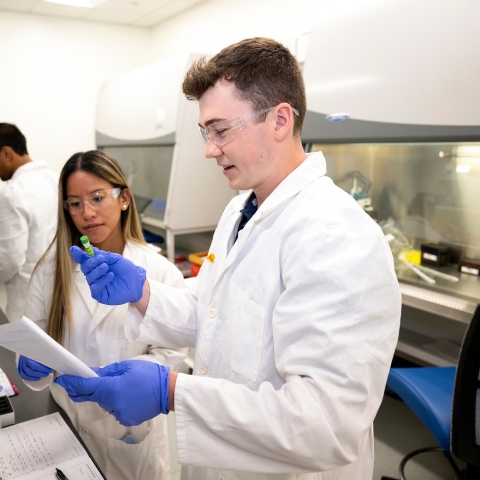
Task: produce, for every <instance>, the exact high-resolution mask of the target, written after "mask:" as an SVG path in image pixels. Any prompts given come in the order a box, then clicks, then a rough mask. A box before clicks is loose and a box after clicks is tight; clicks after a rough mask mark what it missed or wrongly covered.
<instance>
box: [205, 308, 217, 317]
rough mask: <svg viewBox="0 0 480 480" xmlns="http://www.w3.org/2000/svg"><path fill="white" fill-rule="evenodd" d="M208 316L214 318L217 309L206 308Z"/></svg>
mask: <svg viewBox="0 0 480 480" xmlns="http://www.w3.org/2000/svg"><path fill="white" fill-rule="evenodd" d="M207 313H208V316H209V317H210V318H215V317H216V316H217V309H216V308H209V309H208V310H207Z"/></svg>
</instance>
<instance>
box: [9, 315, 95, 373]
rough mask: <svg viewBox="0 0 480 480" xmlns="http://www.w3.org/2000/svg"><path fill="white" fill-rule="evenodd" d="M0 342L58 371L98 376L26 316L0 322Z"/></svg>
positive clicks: (13, 350)
mask: <svg viewBox="0 0 480 480" xmlns="http://www.w3.org/2000/svg"><path fill="white" fill-rule="evenodd" d="M0 345H1V346H2V347H5V348H6V349H7V350H11V351H12V352H15V353H19V354H20V355H24V356H25V357H28V358H31V359H33V360H36V361H37V362H40V363H42V364H43V365H46V366H47V367H50V368H53V369H54V370H56V371H57V372H58V373H67V374H70V375H78V376H80V377H84V378H93V377H98V375H97V374H96V373H95V372H94V371H93V370H92V369H90V368H89V367H87V365H85V364H84V363H83V362H82V361H81V360H79V359H78V358H77V357H76V356H75V355H73V353H70V352H69V351H68V350H67V349H65V348H63V347H62V346H61V345H60V344H59V343H57V342H56V341H55V340H54V339H53V338H52V337H50V335H47V333H45V332H44V331H43V330H42V329H41V328H40V327H39V326H38V325H37V324H36V323H35V322H32V321H31V320H30V319H28V318H27V317H23V318H22V319H21V320H18V322H14V323H7V324H5V325H0Z"/></svg>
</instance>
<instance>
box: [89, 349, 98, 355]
mask: <svg viewBox="0 0 480 480" xmlns="http://www.w3.org/2000/svg"><path fill="white" fill-rule="evenodd" d="M88 353H89V354H90V355H95V354H96V353H97V351H96V350H95V349H94V348H89V349H88Z"/></svg>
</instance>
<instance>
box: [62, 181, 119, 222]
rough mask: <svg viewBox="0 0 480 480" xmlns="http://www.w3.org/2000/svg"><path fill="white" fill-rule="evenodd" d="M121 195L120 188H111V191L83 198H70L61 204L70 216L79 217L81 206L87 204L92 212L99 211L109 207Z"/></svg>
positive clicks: (99, 192) (95, 193) (101, 191)
mask: <svg viewBox="0 0 480 480" xmlns="http://www.w3.org/2000/svg"><path fill="white" fill-rule="evenodd" d="M120 193H122V189H121V188H112V189H111V190H100V191H98V192H94V193H91V194H90V195H87V196H86V197H83V198H77V197H70V198H69V199H68V200H65V201H64V202H63V208H65V210H68V212H69V213H70V215H80V214H82V213H83V206H84V205H85V204H87V205H88V206H89V207H90V208H93V210H101V209H102V208H104V207H107V206H108V205H110V204H111V203H112V202H113V201H114V200H115V199H116V198H118V197H119V195H120Z"/></svg>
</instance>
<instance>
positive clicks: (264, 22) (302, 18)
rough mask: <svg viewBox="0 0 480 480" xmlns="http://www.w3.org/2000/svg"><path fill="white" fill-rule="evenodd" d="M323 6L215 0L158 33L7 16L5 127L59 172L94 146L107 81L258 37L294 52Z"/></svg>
mask: <svg viewBox="0 0 480 480" xmlns="http://www.w3.org/2000/svg"><path fill="white" fill-rule="evenodd" d="M323 1H325V0H295V1H293V0H228V1H226V0H210V1H208V2H205V3H202V4H199V5H197V6H196V7H194V8H192V9H190V10H188V11H186V12H185V13H182V14H180V15H178V16H176V17H173V18H172V19H170V20H167V21H166V22H163V23H161V24H160V25H158V26H157V27H155V28H153V29H147V28H142V27H130V26H117V25H112V24H106V23H98V22H88V21H83V20H74V19H66V18H57V17H48V16H40V15H32V14H28V13H15V12H9V11H5V10H0V122H10V123H16V124H17V126H18V127H19V128H20V129H21V130H22V131H23V132H24V134H25V136H26V137H27V141H28V148H29V152H30V154H31V156H32V158H34V159H41V158H42V159H45V160H48V161H49V163H50V165H51V166H52V168H54V169H55V170H57V171H60V169H61V168H62V166H63V164H64V163H65V161H66V160H67V159H68V158H69V157H70V156H71V154H72V153H74V152H77V151H80V150H88V149H92V148H94V147H95V126H94V120H95V106H96V101H97V95H98V91H99V89H100V86H101V84H102V83H103V82H104V81H105V80H107V79H109V78H111V77H114V76H116V75H119V74H121V73H123V72H127V71H129V70H131V69H133V68H136V67H139V66H142V65H145V64H148V63H150V62H152V61H155V60H158V59H162V58H171V57H175V56H177V55H180V54H184V53H190V52H201V53H217V52H218V51H219V50H220V49H221V48H223V47H225V46H227V45H229V44H231V43H234V42H237V41H239V40H241V39H242V38H247V37H252V36H268V37H272V38H275V39H277V40H279V41H282V42H283V43H284V44H285V45H287V46H288V47H289V48H291V49H292V50H295V46H296V45H295V40H296V38H297V37H298V36H299V35H302V34H304V33H305V32H309V31H310V30H311V28H312V25H313V20H314V16H315V12H316V10H317V8H318V6H319V5H320V4H321V3H322V2H323ZM1 184H2V182H0V188H2V185H1Z"/></svg>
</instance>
